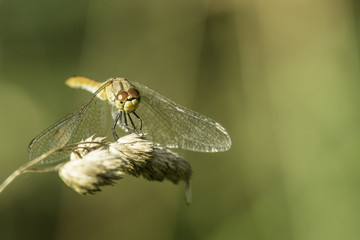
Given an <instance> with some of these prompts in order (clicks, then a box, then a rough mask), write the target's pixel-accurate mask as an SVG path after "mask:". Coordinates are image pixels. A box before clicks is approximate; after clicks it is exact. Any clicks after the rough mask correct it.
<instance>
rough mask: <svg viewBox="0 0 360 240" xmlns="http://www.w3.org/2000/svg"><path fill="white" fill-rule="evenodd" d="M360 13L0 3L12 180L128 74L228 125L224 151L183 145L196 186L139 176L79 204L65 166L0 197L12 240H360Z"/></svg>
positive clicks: (5, 135) (1, 150)
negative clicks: (46, 139)
mask: <svg viewBox="0 0 360 240" xmlns="http://www.w3.org/2000/svg"><path fill="white" fill-rule="evenodd" d="M359 23H360V22H359V4H358V2H357V1H349V0H347V1H344V0H341V1H340V0H327V1H325V0H319V1H311V0H297V1H296V0H295V1H282V0H273V1H266V0H238V1H236V0H233V1H232V0H183V1H173V0H153V1H130V0H122V1H115V0H113V1H95V0H77V1H69V0H65V1H45V0H38V1H24V0H23V1H21V0H1V1H0V104H1V105H0V106H1V108H0V109H1V113H0V116H1V117H0V136H1V137H0V180H1V181H2V180H3V179H5V178H6V177H7V176H8V175H9V174H10V173H11V172H12V171H13V170H15V169H16V168H17V167H18V166H20V165H22V164H23V163H25V162H26V161H27V153H26V151H27V145H28V143H29V141H30V140H31V139H32V138H33V137H35V136H36V135H37V134H38V133H39V132H40V131H42V130H43V129H45V128H46V127H48V126H49V125H50V124H52V123H53V122H55V121H56V120H58V119H60V118H61V117H63V116H64V115H65V114H67V113H69V112H70V111H72V110H73V109H74V108H76V107H77V106H78V105H80V104H81V103H82V102H84V100H85V99H86V98H87V96H89V95H88V94H87V93H85V92H82V91H80V90H73V89H69V88H67V87H66V86H65V85H64V81H65V80H66V79H67V78H68V77H70V76H72V75H84V76H87V77H90V78H93V79H96V80H99V81H105V80H106V79H107V78H109V77H116V76H123V77H126V78H128V79H131V80H133V81H137V82H141V83H143V84H145V85H147V86H149V87H151V88H152V89H155V90H156V91H158V92H160V93H162V94H163V95H165V96H168V97H170V98H171V99H173V100H174V101H176V102H178V103H180V104H182V105H184V106H187V107H190V108H192V109H194V110H196V111H198V112H200V113H203V114H205V115H207V116H210V117H211V118H214V119H216V120H217V121H219V122H221V123H222V124H223V125H224V126H225V127H226V128H227V130H228V131H229V133H230V135H231V137H232V141H233V146H232V148H231V150H230V151H228V152H224V153H214V154H209V153H195V152H182V154H183V155H184V156H185V157H186V159H188V160H189V161H190V162H191V164H192V167H193V171H194V176H193V180H192V190H193V201H192V204H191V205H190V206H186V204H185V202H184V196H183V194H184V184H183V183H182V184H179V185H173V184H172V183H168V182H164V183H158V182H148V181H145V180H143V179H136V178H130V177H129V178H126V179H124V180H121V181H119V182H118V183H117V184H116V185H115V186H114V187H106V188H105V189H104V191H102V192H100V193H98V194H96V195H95V196H85V197H84V196H81V195H78V194H77V193H75V192H74V191H72V190H71V189H70V188H68V187H67V186H66V185H65V184H64V183H63V182H62V181H61V180H60V179H59V177H58V176H57V174H56V173H44V174H27V175H23V176H21V177H19V178H18V179H16V180H15V182H13V183H12V184H11V185H10V186H9V188H7V189H6V190H5V191H4V192H3V193H2V194H1V196H0V239H58V240H60V239H159V240H161V239H296V240H300V239H301V240H302V239H304V240H305V239H306V240H311V239H316V240H318V239H327V240H330V239H347V240H349V239H359V238H360V227H359V225H360V205H359V202H360V187H359V186H360V147H359V146H360V127H359V126H360V108H359V103H360V97H359V88H360V84H359V77H360V76H359V53H360V52H359V40H360V39H359V33H360V32H359Z"/></svg>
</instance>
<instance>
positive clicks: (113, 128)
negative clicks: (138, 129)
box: [111, 111, 122, 141]
mask: <svg viewBox="0 0 360 240" xmlns="http://www.w3.org/2000/svg"><path fill="white" fill-rule="evenodd" d="M121 115H122V111H119V113H118V114H117V115H116V117H115V119H114V123H113V126H112V128H111V132H112V134H113V137H114V139H115V141H116V140H118V139H119V136H118V135H117V133H116V130H115V128H116V125H117V122H118V121H119V120H120V122H121Z"/></svg>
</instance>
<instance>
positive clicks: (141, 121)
mask: <svg viewBox="0 0 360 240" xmlns="http://www.w3.org/2000/svg"><path fill="white" fill-rule="evenodd" d="M133 114H134V115H135V117H137V119H139V121H140V129H139V130H140V131H139V132H140V134H141V135H143V132H142V120H141V117H139V115H137V114H136V113H135V112H133Z"/></svg>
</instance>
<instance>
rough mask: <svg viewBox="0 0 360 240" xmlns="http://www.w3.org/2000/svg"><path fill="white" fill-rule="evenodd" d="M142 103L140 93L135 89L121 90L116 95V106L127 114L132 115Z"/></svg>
mask: <svg viewBox="0 0 360 240" xmlns="http://www.w3.org/2000/svg"><path fill="white" fill-rule="evenodd" d="M139 103H140V93H139V91H138V90H136V89H135V88H129V89H128V90H127V91H124V90H120V91H119V92H118V94H116V98H115V104H116V107H117V108H118V109H120V110H124V111H125V113H132V112H134V111H135V110H136V108H137V107H138V106H139Z"/></svg>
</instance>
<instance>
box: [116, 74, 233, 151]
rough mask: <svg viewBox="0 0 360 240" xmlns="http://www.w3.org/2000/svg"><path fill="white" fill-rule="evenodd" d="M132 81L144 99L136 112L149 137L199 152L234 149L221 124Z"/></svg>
mask: <svg viewBox="0 0 360 240" xmlns="http://www.w3.org/2000/svg"><path fill="white" fill-rule="evenodd" d="M129 83H130V84H131V85H133V87H134V88H136V89H138V91H139V92H140V96H141V102H140V104H139V107H138V109H136V111H135V112H136V113H137V114H138V115H139V116H140V118H141V119H142V121H143V132H144V133H146V134H147V135H146V137H147V138H148V139H149V140H151V141H153V142H155V143H158V144H160V145H162V146H166V147H169V148H183V149H187V150H192V151H199V152H219V151H226V150H228V149H229V148H230V146H231V139H230V136H229V134H228V133H227V132H226V130H225V128H224V127H223V126H222V125H221V124H220V123H218V122H216V121H214V120H212V119H210V118H208V117H206V116H204V115H201V114H200V113H197V112H195V111H192V110H190V109H187V108H185V107H183V106H180V105H179V104H177V103H175V102H173V101H171V100H170V99H168V98H166V97H164V96H162V95H160V94H159V93H157V92H155V91H154V90H151V89H150V88H148V87H146V86H144V85H142V84H140V83H137V82H130V81H129ZM120 127H121V126H120Z"/></svg>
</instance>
